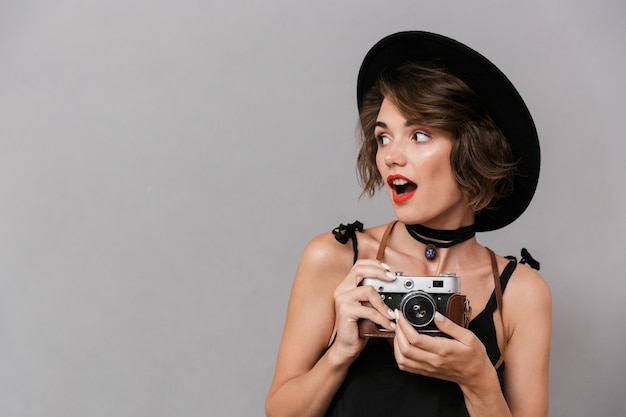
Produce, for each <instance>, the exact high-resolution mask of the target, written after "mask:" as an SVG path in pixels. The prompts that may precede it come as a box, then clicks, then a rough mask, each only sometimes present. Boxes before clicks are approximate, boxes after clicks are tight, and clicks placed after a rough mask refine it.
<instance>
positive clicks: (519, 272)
mask: <svg viewBox="0 0 626 417" xmlns="http://www.w3.org/2000/svg"><path fill="white" fill-rule="evenodd" d="M503 298H504V316H505V318H506V317H508V318H510V319H512V322H511V323H510V324H512V326H513V328H512V329H511V330H514V329H515V328H516V327H517V325H518V324H519V323H522V322H524V323H532V322H533V321H534V324H535V325H538V324H539V322H546V323H549V322H550V321H551V312H552V296H551V293H550V288H549V286H548V284H547V282H546V281H545V279H544V278H543V277H542V276H541V275H540V274H539V273H538V272H537V271H535V270H534V269H531V268H530V267H528V266H527V265H523V264H519V265H517V267H516V268H515V271H514V272H513V275H512V276H511V279H510V280H509V283H508V285H507V287H506V291H504V295H503Z"/></svg>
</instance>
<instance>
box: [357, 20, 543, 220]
mask: <svg viewBox="0 0 626 417" xmlns="http://www.w3.org/2000/svg"><path fill="white" fill-rule="evenodd" d="M407 63H418V64H426V65H436V66H437V67H440V68H442V69H444V70H446V71H448V72H450V73H451V74H453V75H455V76H456V77H458V78H460V79H461V80H463V81H464V82H465V83H467V85H469V86H470V87H471V88H472V89H473V90H474V92H476V94H477V95H478V96H479V97H480V98H481V100H482V101H483V105H484V106H485V107H486V109H487V111H488V112H489V114H490V116H491V118H492V119H493V121H494V122H495V124H496V125H497V126H498V128H499V129H500V130H501V131H502V133H503V134H504V136H505V137H506V139H507V140H508V142H509V145H510V147H511V150H512V152H513V158H514V160H515V161H517V164H518V165H517V170H516V173H517V175H516V176H515V178H514V181H513V192H512V193H511V194H510V195H509V196H508V197H506V198H505V199H502V200H500V201H498V202H497V203H496V205H495V206H494V207H489V208H486V209H484V210H482V211H480V212H479V213H477V214H476V230H477V231H479V232H485V231H489V230H496V229H500V228H502V227H504V226H506V225H508V224H510V223H512V222H513V221H514V220H516V219H517V218H518V217H519V216H520V215H521V214H522V213H523V212H524V211H525V210H526V208H527V207H528V205H529V204H530V201H531V200H532V198H533V195H534V194H535V190H536V188H537V182H538V180H539V167H540V162H541V155H540V150H539V138H538V137H537V129H536V128H535V123H534V122H533V119H532V117H531V115H530V112H529V111H528V108H527V107H526V104H525V103H524V100H522V97H521V96H520V94H519V93H518V92H517V90H516V89H515V87H514V86H513V84H512V83H511V82H510V81H509V79H508V78H507V77H506V76H505V75H504V74H503V73H502V71H500V70H499V69H498V68H497V67H496V66H495V65H494V64H492V63H491V62H490V61H489V60H488V59H487V58H485V57H484V56H482V55H481V54H479V53H478V52H476V51H474V50H473V49H471V48H470V47H468V46H466V45H463V44H462V43H460V42H457V41H455V40H454V39H450V38H447V37H445V36H441V35H437V34H435V33H429V32H421V31H410V32H399V33H395V34H393V35H389V36H387V37H385V38H383V39H382V40H380V41H379V42H378V43H377V44H376V45H374V46H373V47H372V49H370V51H369V52H368V53H367V55H366V56H365V59H364V60H363V64H362V65H361V69H360V71H359V76H358V81H357V102H358V106H359V110H361V106H362V105H363V98H364V95H365V94H366V93H367V92H368V91H369V90H370V89H371V88H372V86H373V85H374V83H375V82H376V81H377V80H378V79H379V77H380V75H381V74H383V73H384V72H385V71H388V70H391V69H395V68H397V67H400V66H402V65H404V64H407Z"/></svg>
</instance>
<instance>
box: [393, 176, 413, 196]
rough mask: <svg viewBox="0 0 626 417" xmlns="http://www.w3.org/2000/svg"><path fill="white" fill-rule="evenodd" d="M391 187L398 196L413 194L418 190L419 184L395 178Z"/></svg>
mask: <svg viewBox="0 0 626 417" xmlns="http://www.w3.org/2000/svg"><path fill="white" fill-rule="evenodd" d="M391 187H392V188H393V191H394V192H395V194H397V195H402V194H406V193H412V192H414V191H415V190H417V184H415V183H414V182H411V181H407V180H405V179H404V178H395V179H393V180H391Z"/></svg>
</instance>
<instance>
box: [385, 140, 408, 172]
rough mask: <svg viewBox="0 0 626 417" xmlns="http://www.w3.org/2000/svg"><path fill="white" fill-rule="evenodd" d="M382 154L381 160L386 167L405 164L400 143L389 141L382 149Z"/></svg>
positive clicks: (404, 155) (404, 156) (402, 147)
mask: <svg viewBox="0 0 626 417" xmlns="http://www.w3.org/2000/svg"><path fill="white" fill-rule="evenodd" d="M383 152H384V153H385V154H384V158H383V160H384V161H385V164H386V165H387V166H393V165H400V166H402V165H405V164H406V154H405V152H404V146H403V143H402V141H400V140H395V141H391V142H390V143H388V144H387V145H386V146H385V147H384V150H383Z"/></svg>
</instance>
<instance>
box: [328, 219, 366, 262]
mask: <svg viewBox="0 0 626 417" xmlns="http://www.w3.org/2000/svg"><path fill="white" fill-rule="evenodd" d="M362 231H363V223H361V222H360V221H356V222H354V223H350V224H343V223H342V224H340V225H339V226H337V227H335V228H334V229H333V235H334V236H335V240H336V241H337V242H339V243H341V244H344V245H345V244H346V243H348V240H352V250H353V251H354V259H353V261H352V263H356V261H357V259H359V245H358V242H357V240H356V232H362Z"/></svg>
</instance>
